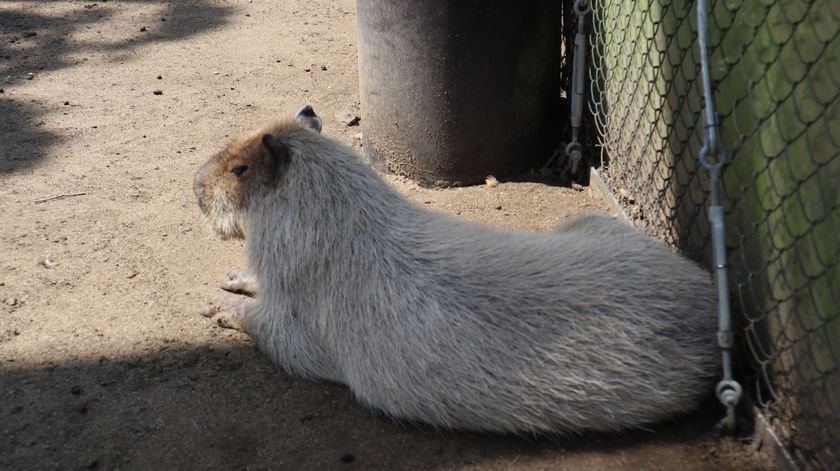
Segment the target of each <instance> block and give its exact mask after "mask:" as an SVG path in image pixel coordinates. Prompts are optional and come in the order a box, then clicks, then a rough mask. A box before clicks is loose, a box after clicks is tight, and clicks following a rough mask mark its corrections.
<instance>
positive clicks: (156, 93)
mask: <svg viewBox="0 0 840 471" xmlns="http://www.w3.org/2000/svg"><path fill="white" fill-rule="evenodd" d="M152 93H154V94H155V95H163V90H152Z"/></svg>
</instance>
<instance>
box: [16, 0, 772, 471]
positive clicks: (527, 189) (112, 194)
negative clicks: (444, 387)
mask: <svg viewBox="0 0 840 471" xmlns="http://www.w3.org/2000/svg"><path fill="white" fill-rule="evenodd" d="M322 66H323V67H322ZM28 74H32V75H28ZM357 83H358V77H357V70H356V51H355V19H354V6H353V2H352V1H349V0H340V1H329V0H310V1H306V2H303V1H300V2H298V1H269V0H254V1H253V2H250V1H248V2H246V1H244V0H243V1H225V0H190V1H177V2H171V3H167V2H159V1H153V0H136V1H122V2H117V1H107V2H97V3H94V2H91V3H86V2H44V1H11V2H10V1H5V2H3V3H0V88H2V93H0V208H2V224H0V300H2V304H0V468H3V469H78V468H87V469H114V468H127V469H152V468H155V469H175V468H184V469H189V468H213V469H228V468H248V469H269V468H270V469H293V470H294V469H333V468H335V469H339V468H341V469H500V470H501V469H504V470H513V469H523V470H524V469H528V470H530V469H592V470H615V469H627V470H631V469H632V470H637V469H677V468H679V469H687V470H691V469H694V470H701V469H710V470H711V469H762V468H764V467H766V466H767V463H766V462H765V461H763V457H762V455H761V454H757V453H756V452H755V450H754V448H753V447H752V446H751V445H750V444H749V443H748V442H742V441H737V440H732V439H726V440H720V439H718V438H717V437H716V436H715V434H714V431H713V422H714V420H715V419H716V418H717V417H719V416H720V414H721V411H720V410H719V409H718V408H717V406H716V405H715V404H714V403H713V402H711V403H709V404H707V405H706V406H704V409H703V410H701V411H699V412H698V413H697V414H696V415H694V416H692V417H686V418H682V419H680V420H678V421H676V422H674V423H672V424H665V425H661V426H658V427H654V428H653V429H652V430H650V431H642V432H635V433H632V434H625V435H614V436H597V435H595V436H592V435H586V436H582V437H575V438H571V439H561V438H542V439H521V438H512V437H495V436H483V435H474V434H464V433H458V432H440V431H434V430H430V429H427V428H423V427H415V426H409V425H405V424H398V423H394V422H392V421H390V420H388V419H386V418H383V417H379V416H376V415H375V414H373V413H371V412H370V411H368V410H365V409H364V408H362V407H360V406H358V405H357V404H356V403H355V402H354V401H353V399H352V397H351V395H350V393H349V392H348V391H347V389H346V388H344V387H341V386H338V385H333V384H323V383H308V382H305V381H302V380H299V379H296V378H292V377H289V376H288V375H286V374H285V373H283V372H282V371H278V370H277V369H275V368H273V367H272V366H271V365H270V364H269V363H268V362H267V360H266V359H265V358H264V357H263V356H262V355H261V354H260V353H259V352H257V351H256V350H255V349H254V348H253V346H252V345H251V343H250V342H249V340H248V339H247V337H245V336H243V335H242V334H240V333H237V332H233V331H228V330H223V329H220V328H218V327H216V326H215V325H213V324H212V323H211V322H210V321H208V320H207V319H204V318H202V317H199V316H198V315H197V314H196V313H197V311H198V309H199V308H200V307H201V306H203V305H204V303H205V301H207V300H209V299H212V298H214V297H216V296H217V295H219V294H220V292H219V290H218V289H217V288H216V286H217V284H218V282H219V281H220V280H221V279H222V276H223V273H224V270H225V268H227V267H230V266H237V265H239V262H240V255H241V253H240V252H241V243H237V242H223V241H220V240H218V239H217V238H215V237H214V236H213V235H212V234H210V233H209V231H207V230H206V229H204V228H203V227H202V225H201V223H200V220H199V217H198V211H197V208H196V205H195V201H194V197H193V195H192V193H191V179H192V176H193V174H194V172H195V170H196V169H197V167H198V166H199V165H200V164H201V163H203V161H204V160H206V158H207V157H209V156H210V155H211V153H213V152H214V151H216V150H218V149H219V148H220V147H221V146H222V145H223V144H224V142H225V140H226V138H227V137H228V136H233V135H235V134H237V133H239V132H241V131H243V130H246V129H249V128H252V127H254V126H256V125H260V124H262V123H264V122H265V121H267V120H269V119H273V118H277V117H285V116H290V115H291V113H293V112H294V110H295V109H296V108H297V107H299V106H300V105H301V104H304V103H311V104H313V105H314V106H315V109H316V110H317V111H319V113H320V114H321V115H322V116H323V117H324V118H325V129H324V132H325V133H327V134H330V135H332V136H336V137H338V138H339V139H341V140H343V141H345V142H347V143H348V144H349V145H353V146H354V147H355V148H356V149H357V150H358V149H360V147H359V146H360V143H359V141H358V140H357V139H355V138H354V137H353V136H354V134H356V133H358V132H359V128H358V127H347V126H345V125H344V124H343V123H340V122H339V121H338V120H336V119H333V115H334V113H336V112H338V111H340V110H343V109H345V108H348V107H354V106H357V105H358V90H357ZM155 90H159V91H161V92H162V93H161V94H154V93H153V91H155ZM362 124H364V117H362ZM390 180H391V181H393V182H394V183H395V184H396V185H397V186H398V187H399V188H400V189H401V190H402V191H403V192H404V193H406V194H407V195H408V196H409V197H411V198H413V199H415V200H417V201H420V202H423V203H425V204H428V205H429V206H431V207H434V208H439V209H440V210H443V211H447V212H451V213H454V214H458V215H460V216H462V217H465V218H470V219H475V220H481V221H487V222H490V223H493V224H497V225H501V226H506V227H515V228H521V229H527V230H546V229H549V228H551V227H552V226H554V225H555V224H556V223H557V222H559V221H561V220H562V219H563V218H565V217H567V216H568V215H569V214H573V213H576V212H579V211H581V210H583V209H587V208H588V209H595V210H605V209H606V204H605V203H604V201H603V199H602V198H601V197H600V196H599V195H598V194H596V193H594V192H593V191H594V190H589V189H583V190H573V189H570V188H563V187H555V186H547V185H543V184H539V183H504V182H503V183H502V184H501V185H500V186H498V187H497V188H493V189H489V188H484V187H475V188H466V189H452V190H444V191H442V190H437V191H436V190H426V189H421V188H418V187H416V186H415V185H413V184H411V183H409V182H406V181H402V180H400V179H396V178H390ZM59 195H71V196H65V197H60V198H55V199H48V200H45V199H47V198H51V197H55V196H59ZM499 208H500V209H499ZM41 257H50V260H51V261H54V262H55V263H57V265H56V266H54V267H52V268H47V267H45V266H43V265H41V264H39V263H38V261H39V258H41ZM342 457H343V459H344V461H342ZM351 458H352V461H350V460H351ZM346 461H349V462H346Z"/></svg>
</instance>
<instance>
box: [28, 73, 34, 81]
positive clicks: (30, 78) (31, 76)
mask: <svg viewBox="0 0 840 471" xmlns="http://www.w3.org/2000/svg"><path fill="white" fill-rule="evenodd" d="M34 78H35V74H33V73H32V72H29V73H28V74H26V80H32V79H34Z"/></svg>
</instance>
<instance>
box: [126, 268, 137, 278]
mask: <svg viewBox="0 0 840 471" xmlns="http://www.w3.org/2000/svg"><path fill="white" fill-rule="evenodd" d="M139 274H140V272H139V271H137V270H131V272H130V273H129V274H128V275H126V278H128V279H129V280H130V279H132V278H134V277H135V276H137V275H139Z"/></svg>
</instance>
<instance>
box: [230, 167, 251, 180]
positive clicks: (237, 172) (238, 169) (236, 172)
mask: <svg viewBox="0 0 840 471" xmlns="http://www.w3.org/2000/svg"><path fill="white" fill-rule="evenodd" d="M245 170H248V166H247V165H237V166H236V167H233V168H232V169H231V170H230V171H231V172H233V174H234V175H236V176H237V177H238V176H240V175H242V174H243V173H245Z"/></svg>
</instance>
